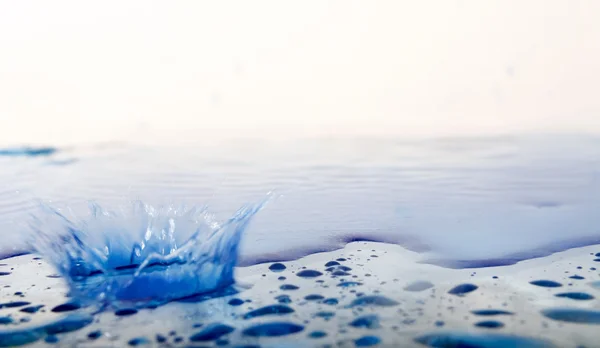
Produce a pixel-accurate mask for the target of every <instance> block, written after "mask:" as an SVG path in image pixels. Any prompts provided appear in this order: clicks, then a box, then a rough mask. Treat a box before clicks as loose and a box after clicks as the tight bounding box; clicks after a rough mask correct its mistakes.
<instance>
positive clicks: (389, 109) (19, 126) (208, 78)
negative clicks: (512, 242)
mask: <svg viewBox="0 0 600 348" xmlns="http://www.w3.org/2000/svg"><path fill="white" fill-rule="evenodd" d="M599 14H600V1H574V0H573V1H563V0H526V1H523V0H502V1H491V0H490V1H449V0H448V1H442V0H440V1H348V0H342V1H323V0H315V1H312V0H304V1H282V0H273V1H261V0H257V1H242V0H240V1H230V0H225V1H147V0H144V1H107V0H104V1H3V2H0V144H1V145H19V144H50V145H55V144H58V145H60V144H73V143H90V142H106V141H113V140H118V141H122V140H127V141H146V142H148V141H149V142H153V141H164V139H178V140H180V139H182V138H187V139H194V138H203V137H211V136H220V135H234V136H235V135H238V134H242V135H252V136H264V137H268V136H272V135H277V134H289V135H306V134H308V135H322V134H326V135H362V134H388V135H389V134H391V135H395V136H413V135H427V136H437V135H449V134H450V135H457V134H458V135H463V134H468V135H473V134H475V135H482V134H492V133H494V134H496V133H512V132H548V131H551V132H580V131H583V132H597V131H600V63H599V62H600V20H599Z"/></svg>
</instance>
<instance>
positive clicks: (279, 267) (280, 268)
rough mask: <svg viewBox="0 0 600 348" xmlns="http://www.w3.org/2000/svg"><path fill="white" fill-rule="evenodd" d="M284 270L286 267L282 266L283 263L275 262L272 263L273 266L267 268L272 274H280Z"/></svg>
mask: <svg viewBox="0 0 600 348" xmlns="http://www.w3.org/2000/svg"><path fill="white" fill-rule="evenodd" d="M286 268H287V267H285V265H284V264H283V263H279V262H277V263H274V264H272V265H271V266H269V269H270V270H271V271H272V272H282V271H284V270H285V269H286Z"/></svg>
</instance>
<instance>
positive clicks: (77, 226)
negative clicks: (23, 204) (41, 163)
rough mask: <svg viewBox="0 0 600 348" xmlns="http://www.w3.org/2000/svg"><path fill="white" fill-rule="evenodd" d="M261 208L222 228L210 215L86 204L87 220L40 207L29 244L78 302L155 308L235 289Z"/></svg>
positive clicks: (172, 208)
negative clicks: (243, 245) (241, 251)
mask: <svg viewBox="0 0 600 348" xmlns="http://www.w3.org/2000/svg"><path fill="white" fill-rule="evenodd" d="M266 202H267V199H265V200H263V201H261V202H259V203H257V204H255V205H247V206H244V207H242V208H241V209H239V210H238V211H237V212H236V213H235V214H234V215H233V216H232V217H231V218H229V219H228V220H226V221H224V222H218V221H216V219H215V218H214V216H213V214H211V213H209V211H208V209H207V208H196V207H194V208H186V207H175V206H164V207H160V208H154V207H152V206H149V205H147V204H144V203H142V202H139V201H138V202H134V203H132V204H131V205H130V206H126V207H121V208H120V209H118V210H112V211H111V210H104V209H102V208H101V207H100V206H98V205H96V204H91V205H90V211H89V213H88V214H86V215H84V216H78V215H76V214H75V213H74V212H73V211H72V210H71V209H69V207H67V208H51V207H48V206H42V207H41V208H42V209H40V210H39V211H35V212H34V213H33V216H32V218H31V224H30V225H31V230H30V231H29V232H28V234H29V245H30V248H31V249H32V250H34V251H35V252H36V253H37V254H39V255H41V256H43V257H44V259H45V260H47V261H49V262H50V263H51V264H52V265H54V266H55V267H56V269H57V270H58V272H59V274H60V275H62V276H63V277H64V278H65V279H67V280H68V282H69V285H70V287H71V290H72V291H71V292H72V296H74V297H75V298H77V299H78V300H80V301H83V302H85V301H87V302H91V303H94V302H102V304H103V305H106V306H122V305H127V306H128V305H130V304H131V303H133V304H134V305H135V304H137V305H142V306H143V305H145V304H147V303H148V302H150V303H151V304H152V305H156V304H157V303H160V302H167V301H170V300H173V299H178V298H184V297H188V296H191V295H197V294H201V293H207V292H211V291H214V290H217V289H220V288H225V287H227V286H228V285H232V284H233V283H234V277H233V269H234V267H235V266H236V265H237V258H238V248H239V245H240V241H241V238H242V235H243V233H244V231H245V229H246V227H247V226H248V224H249V222H250V221H251V219H252V218H253V217H254V215H256V213H258V212H259V211H260V210H261V209H262V208H263V206H264V205H265V204H266ZM67 213H68V214H67ZM68 215H70V217H68ZM62 307H65V308H67V307H69V310H72V309H77V308H79V305H75V304H64V305H62ZM53 311H59V310H58V309H57V308H54V309H53ZM60 311H62V310H60Z"/></svg>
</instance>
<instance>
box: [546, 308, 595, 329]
mask: <svg viewBox="0 0 600 348" xmlns="http://www.w3.org/2000/svg"><path fill="white" fill-rule="evenodd" d="M542 314H543V315H544V316H545V317H547V318H550V319H552V320H556V321H564V322H568V323H576V324H595V325H600V311H597V310H592V309H579V308H549V309H544V310H542Z"/></svg>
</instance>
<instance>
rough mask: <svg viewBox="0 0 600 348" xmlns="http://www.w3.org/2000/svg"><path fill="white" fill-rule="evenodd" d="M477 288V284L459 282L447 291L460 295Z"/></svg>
mask: <svg viewBox="0 0 600 348" xmlns="http://www.w3.org/2000/svg"><path fill="white" fill-rule="evenodd" d="M477 289H478V286H477V285H474V284H468V283H466V284H460V285H457V286H455V287H453V288H452V289H450V290H449V291H448V293H449V294H451V295H457V296H462V295H465V294H468V293H470V292H472V291H475V290H477Z"/></svg>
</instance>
